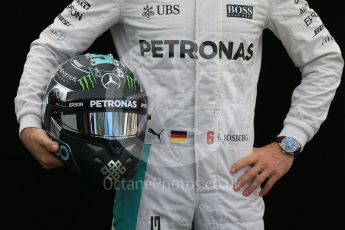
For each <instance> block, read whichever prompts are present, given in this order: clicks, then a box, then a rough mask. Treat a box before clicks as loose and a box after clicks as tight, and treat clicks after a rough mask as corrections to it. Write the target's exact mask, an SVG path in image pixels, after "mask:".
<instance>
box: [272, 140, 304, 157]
mask: <svg viewBox="0 0 345 230" xmlns="http://www.w3.org/2000/svg"><path fill="white" fill-rule="evenodd" d="M274 142H276V143H278V144H279V147H280V149H281V151H282V152H283V153H284V154H287V155H291V156H294V157H295V156H297V155H298V154H299V153H300V152H301V145H300V144H299V143H298V141H297V140H296V139H295V138H293V137H286V136H278V137H276V138H275V139H274Z"/></svg>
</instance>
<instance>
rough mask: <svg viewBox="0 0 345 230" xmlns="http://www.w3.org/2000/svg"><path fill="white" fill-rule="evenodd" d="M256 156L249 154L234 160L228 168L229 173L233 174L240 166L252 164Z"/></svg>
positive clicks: (255, 160)
mask: <svg viewBox="0 0 345 230" xmlns="http://www.w3.org/2000/svg"><path fill="white" fill-rule="evenodd" d="M257 160H258V158H257V156H256V155H254V154H250V155H248V156H246V157H244V158H242V159H240V160H238V161H237V162H235V163H234V164H233V165H232V166H231V169H230V173H231V174H234V173H237V172H238V171H239V170H240V169H241V168H243V167H245V166H248V165H253V164H255V163H256V162H257Z"/></svg>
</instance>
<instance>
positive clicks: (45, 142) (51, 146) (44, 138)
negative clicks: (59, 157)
mask: <svg viewBox="0 0 345 230" xmlns="http://www.w3.org/2000/svg"><path fill="white" fill-rule="evenodd" d="M39 142H40V144H41V145H42V146H43V147H44V148H45V149H46V150H48V151H49V152H57V151H58V150H59V145H58V144H57V143H56V142H55V141H52V140H51V139H50V138H49V137H48V135H47V134H46V133H42V134H41V135H40V138H39Z"/></svg>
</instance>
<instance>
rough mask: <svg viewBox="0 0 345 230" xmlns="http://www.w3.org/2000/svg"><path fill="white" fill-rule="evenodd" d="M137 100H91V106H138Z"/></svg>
mask: <svg viewBox="0 0 345 230" xmlns="http://www.w3.org/2000/svg"><path fill="white" fill-rule="evenodd" d="M137 107H138V104H137V101H128V100H91V101H90V108H137Z"/></svg>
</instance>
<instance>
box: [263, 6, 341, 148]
mask: <svg viewBox="0 0 345 230" xmlns="http://www.w3.org/2000/svg"><path fill="white" fill-rule="evenodd" d="M271 2H272V3H271V4H272V5H271V9H270V14H269V16H268V18H267V26H268V28H269V29H270V30H271V31H272V32H273V33H274V34H275V35H276V36H277V37H278V38H279V39H280V40H281V41H282V43H283V45H284V47H285V49H286V50H287V52H288V54H289V56H290V58H291V59H292V60H293V62H294V64H295V65H296V67H298V68H299V70H300V72H301V73H302V80H301V83H300V84H299V85H298V86H297V87H296V88H295V89H294V92H293V94H292V98H291V107H290V110H289V112H288V114H287V116H286V118H285V120H284V128H283V130H282V131H281V133H280V134H279V135H280V136H291V137H294V138H295V139H296V140H297V141H298V142H299V143H300V144H301V145H302V147H303V146H304V145H305V144H306V142H307V141H309V140H310V139H311V138H312V137H313V136H314V135H315V133H316V132H317V131H318V129H319V128H320V126H321V124H322V122H323V121H324V120H325V119H326V117H327V114H328V110H329V107H330V104H331V101H332V99H333V97H334V95H335V92H336V89H337V87H338V86H339V83H340V79H341V75H342V71H343V65H344V61H343V59H342V57H341V51H340V49H339V47H338V45H337V43H336V42H335V41H334V38H333V37H332V36H331V35H330V33H329V31H328V30H327V28H326V27H325V25H324V24H323V23H322V21H321V19H320V18H319V16H318V14H317V13H316V12H315V11H314V10H312V9H311V8H309V6H308V3H307V2H306V1H305V0H272V1H271Z"/></svg>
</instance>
